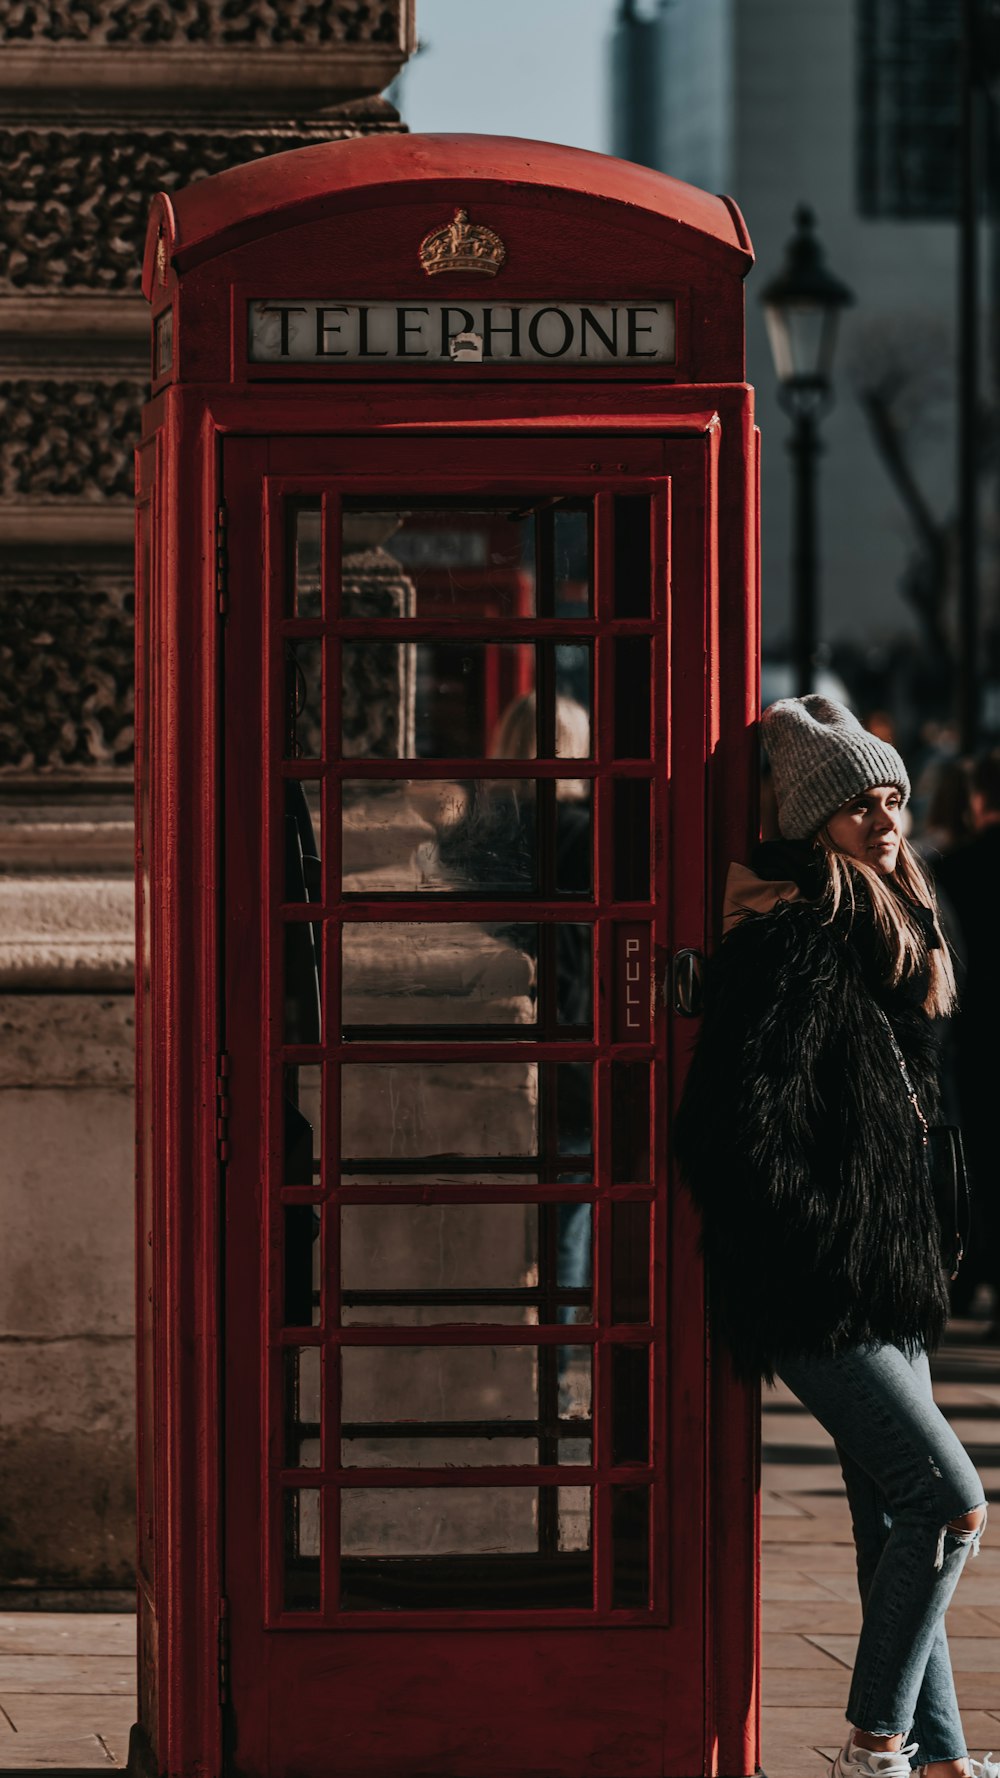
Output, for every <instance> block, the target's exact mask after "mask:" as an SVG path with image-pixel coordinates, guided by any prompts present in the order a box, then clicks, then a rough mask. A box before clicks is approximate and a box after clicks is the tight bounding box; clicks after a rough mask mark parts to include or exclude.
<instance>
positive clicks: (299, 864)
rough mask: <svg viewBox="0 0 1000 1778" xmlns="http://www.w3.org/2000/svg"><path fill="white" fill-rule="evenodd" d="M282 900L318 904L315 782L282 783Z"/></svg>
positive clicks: (290, 780)
mask: <svg viewBox="0 0 1000 1778" xmlns="http://www.w3.org/2000/svg"><path fill="white" fill-rule="evenodd" d="M284 797H285V893H284V899H285V900H286V901H293V902H295V901H322V899H323V872H322V867H321V863H320V846H319V837H318V836H319V834H320V832H321V812H320V803H321V797H320V786H319V784H318V782H317V781H316V780H315V779H309V780H308V781H306V780H303V779H300V778H286V779H285V780H284Z"/></svg>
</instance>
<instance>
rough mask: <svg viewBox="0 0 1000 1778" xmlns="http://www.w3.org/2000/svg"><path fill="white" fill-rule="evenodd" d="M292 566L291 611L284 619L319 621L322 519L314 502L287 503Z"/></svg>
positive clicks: (321, 593) (321, 608) (321, 592)
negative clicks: (309, 618)
mask: <svg viewBox="0 0 1000 1778" xmlns="http://www.w3.org/2000/svg"><path fill="white" fill-rule="evenodd" d="M288 523H289V527H290V531H291V545H292V563H291V575H290V577H289V581H290V591H291V607H290V609H288V610H286V613H285V615H286V617H321V616H322V613H323V589H322V573H323V556H322V517H321V513H320V503H319V501H318V500H312V501H309V502H308V503H306V502H301V503H300V502H295V503H294V504H292V503H289V507H288Z"/></svg>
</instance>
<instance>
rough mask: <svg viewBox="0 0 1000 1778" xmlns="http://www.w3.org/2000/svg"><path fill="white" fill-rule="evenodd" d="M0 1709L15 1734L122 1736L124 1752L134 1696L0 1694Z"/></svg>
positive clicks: (101, 1693)
mask: <svg viewBox="0 0 1000 1778" xmlns="http://www.w3.org/2000/svg"><path fill="white" fill-rule="evenodd" d="M0 1710H3V1712H4V1714H5V1715H6V1716H7V1717H9V1719H10V1721H11V1722H12V1723H13V1725H14V1728H15V1730H16V1731H17V1733H18V1734H19V1735H39V1734H41V1733H42V1732H43V1731H44V1730H46V1729H51V1730H52V1731H53V1733H56V1732H59V1733H61V1734H63V1735H65V1736H72V1735H73V1734H87V1735H97V1734H100V1735H104V1736H105V1737H107V1735H108V1733H109V1732H111V1733H113V1734H114V1735H115V1736H116V1737H117V1738H118V1739H119V1740H121V1739H122V1737H123V1736H124V1740H125V1746H126V1750H127V1749H128V1737H129V1730H130V1729H131V1727H132V1724H133V1723H134V1722H135V1719H136V1700H135V1697H134V1696H132V1697H123V1698H119V1697H109V1696H108V1694H107V1693H106V1692H93V1693H91V1694H90V1695H89V1696H87V1695H84V1696H82V1697H81V1696H79V1695H77V1696H66V1695H62V1696H59V1695H56V1696H52V1694H51V1693H45V1692H3V1693H0Z"/></svg>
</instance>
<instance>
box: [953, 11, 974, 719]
mask: <svg viewBox="0 0 1000 1778" xmlns="http://www.w3.org/2000/svg"><path fill="white" fill-rule="evenodd" d="M975 6H976V0H962V60H961V91H962V101H961V126H960V147H959V226H958V687H957V690H958V698H957V715H958V726H959V732H960V736H961V747H962V751H963V752H964V753H971V752H973V751H974V750H975V747H976V744H977V741H978V738H979V662H978V644H979V634H978V632H979V523H978V511H977V486H976V413H977V393H978V391H977V383H978V376H979V300H978V298H979V289H978V280H979V254H978V246H979V241H978V229H979V214H978V203H977V179H976V173H977V166H976V161H977V155H976V148H977V143H976V125H977V112H978V105H977V93H976V66H975V23H976V10H975Z"/></svg>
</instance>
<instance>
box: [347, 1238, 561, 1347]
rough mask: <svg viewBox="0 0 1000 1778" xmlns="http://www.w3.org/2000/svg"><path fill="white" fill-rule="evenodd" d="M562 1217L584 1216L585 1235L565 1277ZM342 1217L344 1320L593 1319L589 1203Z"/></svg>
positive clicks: (424, 1322) (395, 1322) (398, 1322)
mask: <svg viewBox="0 0 1000 1778" xmlns="http://www.w3.org/2000/svg"><path fill="white" fill-rule="evenodd" d="M565 1211H571V1212H573V1213H576V1212H580V1213H581V1214H580V1222H581V1227H582V1230H583V1231H584V1234H585V1264H584V1265H583V1266H582V1267H581V1268H576V1269H575V1270H574V1271H573V1275H572V1276H570V1268H569V1267H568V1265H567V1264H566V1263H565V1261H564V1257H563V1253H562V1244H561V1241H560V1242H558V1244H557V1233H556V1231H557V1226H558V1219H559V1218H561V1217H562V1215H563V1212H565ZM340 1215H341V1224H340V1229H341V1242H340V1252H341V1301H342V1309H343V1318H344V1321H345V1322H346V1323H354V1324H357V1323H367V1324H368V1325H370V1326H374V1325H406V1324H411V1325H421V1326H428V1325H432V1324H433V1323H434V1322H443V1321H467V1322H473V1321H481V1322H483V1321H498V1320H502V1321H506V1322H508V1323H512V1322H517V1321H523V1322H533V1323H537V1322H539V1321H543V1322H548V1323H551V1322H553V1321H554V1320H557V1319H558V1320H559V1321H566V1322H573V1321H584V1322H586V1321H589V1320H590V1317H591V1295H590V1283H591V1279H590V1220H591V1216H592V1210H591V1207H590V1205H589V1204H582V1205H577V1204H519V1203H505V1204H345V1205H343V1206H342V1209H341V1213H340ZM578 1274H579V1282H577V1276H578ZM561 1350H562V1349H560V1351H561ZM588 1362H589V1360H588Z"/></svg>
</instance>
